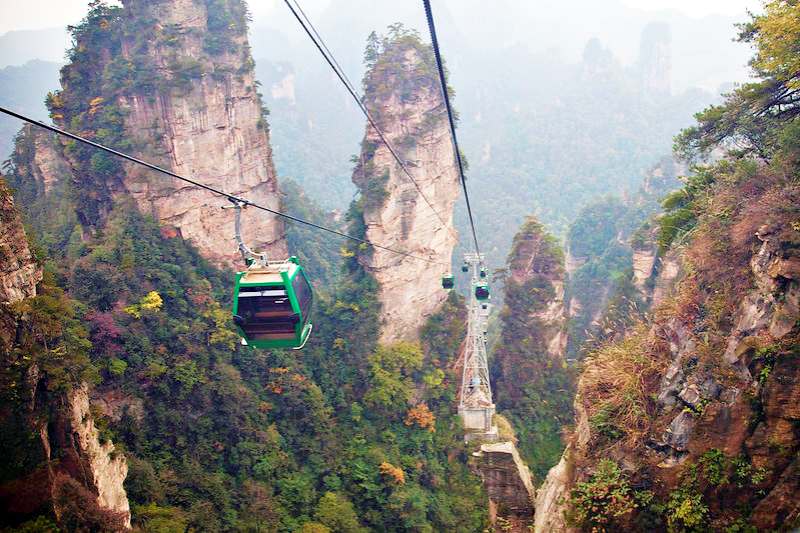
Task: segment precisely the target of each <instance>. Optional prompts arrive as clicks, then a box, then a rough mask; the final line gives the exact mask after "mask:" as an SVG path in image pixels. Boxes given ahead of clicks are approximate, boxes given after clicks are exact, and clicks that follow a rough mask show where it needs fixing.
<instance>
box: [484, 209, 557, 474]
mask: <svg viewBox="0 0 800 533" xmlns="http://www.w3.org/2000/svg"><path fill="white" fill-rule="evenodd" d="M564 277H565V270H564V255H563V252H562V251H561V248H560V247H559V245H558V243H557V242H556V240H555V239H554V238H553V237H552V236H551V235H549V234H548V233H547V232H546V231H545V229H544V227H543V226H542V225H541V224H540V223H539V222H538V221H537V220H536V219H535V218H533V217H530V218H528V220H526V222H525V223H524V224H523V225H522V228H521V229H520V231H519V232H518V233H517V235H516V236H515V237H514V242H513V244H512V249H511V252H510V254H509V256H508V266H507V270H506V280H505V290H506V292H505V299H504V304H503V309H502V310H501V312H500V322H501V331H500V339H499V341H498V343H497V348H496V349H495V351H494V354H493V357H492V383H493V387H492V388H493V390H494V392H495V400H496V402H497V406H498V409H499V410H501V411H502V412H503V413H504V414H505V415H506V416H507V417H508V418H509V420H510V421H511V423H512V424H513V426H514V429H515V432H516V433H517V435H519V439H520V440H519V442H520V451H521V453H522V456H523V457H524V458H525V460H526V461H527V462H528V464H529V465H530V466H531V468H532V469H533V471H534V473H535V474H536V475H540V476H541V475H543V474H544V473H545V472H546V471H547V468H548V467H549V466H551V465H553V464H555V462H557V460H558V456H559V455H560V454H561V451H562V445H561V438H560V426H561V425H562V424H564V423H567V421H568V420H569V418H570V398H571V396H570V392H569V391H570V390H571V389H572V386H571V384H570V379H569V373H568V370H567V367H566V361H565V348H566V322H567V317H566V312H565V309H564Z"/></svg>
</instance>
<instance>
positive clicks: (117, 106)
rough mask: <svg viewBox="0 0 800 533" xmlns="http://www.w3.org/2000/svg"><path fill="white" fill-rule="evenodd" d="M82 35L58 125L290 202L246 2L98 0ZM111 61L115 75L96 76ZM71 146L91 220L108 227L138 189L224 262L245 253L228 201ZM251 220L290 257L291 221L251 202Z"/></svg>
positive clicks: (160, 215) (276, 253)
mask: <svg viewBox="0 0 800 533" xmlns="http://www.w3.org/2000/svg"><path fill="white" fill-rule="evenodd" d="M74 39H75V42H76V44H75V48H74V49H73V50H72V51H71V52H70V58H71V60H72V61H71V63H69V64H68V65H67V66H65V67H64V69H63V70H62V76H61V83H62V86H63V89H62V90H61V91H58V92H56V93H54V94H53V95H51V96H50V97H49V99H48V105H49V107H50V110H51V113H52V116H53V118H54V120H55V121H56V123H58V124H60V125H63V126H64V127H66V128H67V129H75V128H76V127H79V128H81V129H82V133H83V134H84V135H88V136H89V137H93V138H95V139H97V140H100V141H101V142H104V143H105V144H113V145H114V146H115V147H120V148H122V149H123V150H124V151H126V152H129V153H133V154H134V155H137V156H140V157H141V158H143V159H145V160H148V161H150V162H153V163H156V164H158V165H160V166H162V167H165V168H166V169H168V170H170V171H172V172H175V173H176V174H179V175H181V176H185V177H188V178H191V179H194V180H197V181H199V182H201V183H204V184H207V185H209V186H212V187H214V188H217V189H220V190H223V191H225V192H227V193H231V194H234V195H238V196H242V197H246V198H247V199H249V200H251V201H253V202H256V203H259V204H261V205H264V206H266V207H268V208H269V209H273V210H280V206H281V202H280V197H279V191H278V183H277V178H276V173H275V169H274V166H273V162H272V151H271V148H270V141H269V128H268V125H267V122H266V118H265V117H266V113H267V112H266V110H265V109H264V108H263V107H262V102H261V97H260V95H259V93H258V91H257V83H256V81H255V77H254V71H253V66H254V63H253V60H252V57H251V54H250V48H249V45H248V42H247V10H246V6H245V5H244V3H243V2H242V1H241V0H223V1H219V2H217V1H215V2H207V1H205V0H164V1H159V2H149V1H141V0H126V1H125V2H123V7H122V8H121V9H120V8H110V7H104V6H96V7H94V8H93V10H91V11H90V14H89V16H88V17H87V20H86V22H85V23H84V24H83V25H81V26H79V27H78V28H77V29H76V30H75V32H74ZM104 50H107V51H104ZM112 50H113V51H114V52H113V53H111V51H112ZM104 71H105V72H106V73H107V74H106V75H105V76H97V75H96V73H98V72H100V73H102V72H104ZM75 124H80V126H76V125H75ZM38 153H39V151H37V154H38ZM65 153H66V154H67V156H68V159H69V161H70V165H71V166H72V168H73V176H72V180H73V182H74V183H75V188H76V194H77V196H78V197H79V198H80V200H81V201H80V202H79V204H78V206H77V207H78V216H79V218H80V220H81V222H82V224H83V225H84V227H101V226H102V225H103V219H104V215H105V214H106V213H108V212H109V211H110V209H112V208H113V206H114V205H118V204H119V203H122V202H126V201H130V199H133V201H134V202H135V204H136V205H138V207H139V208H140V210H141V211H142V212H144V213H146V214H149V215H152V216H153V217H155V218H156V219H157V220H158V221H160V222H161V223H162V224H163V225H165V226H167V227H168V229H171V234H172V235H179V236H182V237H183V238H185V239H187V240H189V241H191V242H192V243H193V244H194V245H195V246H197V248H198V249H199V250H200V252H201V253H202V254H203V255H204V256H205V257H206V258H208V259H210V260H212V261H213V262H215V263H216V264H218V265H222V266H232V265H233V264H234V262H236V261H237V259H238V251H237V249H236V244H235V242H234V241H233V236H234V217H233V213H232V212H231V211H223V210H222V209H220V208H221V207H222V206H224V205H226V204H227V200H225V199H220V198H218V197H216V196H214V195H212V194H210V193H209V192H208V191H205V190H203V189H202V188H199V187H196V186H193V185H190V184H187V183H185V182H181V181H178V180H175V179H173V178H170V177H167V176H165V175H162V174H159V173H156V172H154V171H151V170H147V169H145V168H143V167H141V166H139V165H135V164H132V163H125V164H124V165H123V164H122V163H121V162H120V161H119V160H117V159H115V158H113V157H111V156H106V155H105V154H101V153H98V152H96V151H95V150H90V149H88V148H85V147H78V148H77V149H70V150H66V151H65ZM42 169H43V175H42V181H43V183H44V189H45V190H48V189H49V186H48V184H49V183H50V182H51V181H52V180H53V178H52V173H51V172H50V170H56V169H47V167H46V165H42ZM251 211H252V210H251ZM244 218H245V221H244V224H243V233H244V237H245V240H246V241H247V242H248V244H249V245H250V246H251V247H253V248H256V249H261V250H264V251H266V252H268V254H269V255H270V257H273V258H283V257H285V256H286V254H287V250H286V243H285V238H284V226H283V223H282V220H280V219H278V218H277V217H276V216H274V215H272V214H270V213H266V212H263V211H259V212H258V213H255V212H245V215H244Z"/></svg>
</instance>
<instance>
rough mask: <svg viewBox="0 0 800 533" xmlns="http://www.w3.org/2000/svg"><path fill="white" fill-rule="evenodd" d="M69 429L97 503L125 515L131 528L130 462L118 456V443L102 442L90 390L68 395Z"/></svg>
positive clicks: (76, 391)
mask: <svg viewBox="0 0 800 533" xmlns="http://www.w3.org/2000/svg"><path fill="white" fill-rule="evenodd" d="M66 405H67V408H68V411H67V413H66V416H65V418H66V420H65V422H66V424H65V425H66V426H67V427H69V428H70V430H71V433H72V444H73V446H74V449H75V451H76V452H77V454H78V455H79V457H80V460H81V461H82V462H83V463H84V464H85V465H86V467H87V468H86V469H85V470H84V472H85V473H86V476H87V477H88V478H89V479H87V480H86V481H88V482H89V483H90V484H91V485H92V487H93V489H94V491H95V492H96V493H97V503H98V504H99V505H100V507H102V508H104V509H109V510H111V511H115V512H118V513H123V514H124V516H125V519H124V521H125V526H126V527H128V528H130V527H131V512H130V506H129V504H128V496H127V494H126V493H125V487H124V486H123V484H124V482H125V477H126V476H127V475H128V463H127V461H126V460H125V456H124V455H123V454H120V453H116V452H115V449H114V443H112V442H111V441H106V442H104V443H101V442H100V438H99V433H98V431H97V428H96V427H95V425H94V418H93V417H92V414H91V412H90V411H89V387H88V386H87V385H85V384H84V385H83V386H82V387H80V388H78V389H75V390H74V391H72V392H71V393H70V394H69V395H68V396H67V401H66Z"/></svg>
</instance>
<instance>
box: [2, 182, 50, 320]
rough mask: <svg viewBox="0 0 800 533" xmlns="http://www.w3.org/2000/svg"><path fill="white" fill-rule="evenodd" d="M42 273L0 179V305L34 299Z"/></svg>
mask: <svg viewBox="0 0 800 533" xmlns="http://www.w3.org/2000/svg"><path fill="white" fill-rule="evenodd" d="M41 279H42V270H41V268H40V267H39V265H38V264H37V263H36V261H35V260H34V258H33V254H32V253H31V250H30V248H29V246H28V239H27V236H26V235H25V230H24V229H23V227H22V221H21V220H20V218H19V214H18V213H17V211H16V209H15V208H14V198H13V197H12V196H11V191H9V190H8V188H6V185H5V182H4V181H3V178H2V176H0V305H3V306H6V305H8V304H13V303H15V302H19V301H21V300H24V299H25V298H31V297H33V296H36V285H37V284H38V283H39V281H41Z"/></svg>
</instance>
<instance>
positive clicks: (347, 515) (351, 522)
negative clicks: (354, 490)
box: [314, 492, 367, 533]
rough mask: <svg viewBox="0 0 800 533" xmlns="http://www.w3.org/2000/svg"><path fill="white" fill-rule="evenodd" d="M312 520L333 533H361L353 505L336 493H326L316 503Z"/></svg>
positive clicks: (362, 528) (361, 529)
mask: <svg viewBox="0 0 800 533" xmlns="http://www.w3.org/2000/svg"><path fill="white" fill-rule="evenodd" d="M314 519H315V520H316V521H317V522H320V523H321V524H324V525H325V526H327V527H328V528H330V530H331V531H332V532H334V533H363V532H366V531H367V530H366V528H364V527H362V526H361V524H360V523H359V521H358V515H356V512H355V510H354V509H353V504H352V503H350V500H348V499H347V498H346V497H344V496H343V495H342V494H340V493H338V492H326V493H325V494H324V495H323V496H322V498H320V499H319V503H317V510H316V511H315V512H314Z"/></svg>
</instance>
